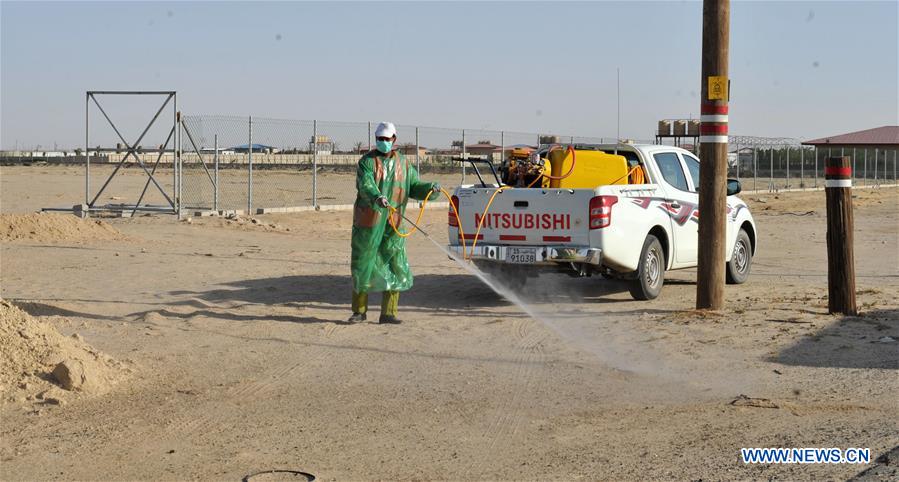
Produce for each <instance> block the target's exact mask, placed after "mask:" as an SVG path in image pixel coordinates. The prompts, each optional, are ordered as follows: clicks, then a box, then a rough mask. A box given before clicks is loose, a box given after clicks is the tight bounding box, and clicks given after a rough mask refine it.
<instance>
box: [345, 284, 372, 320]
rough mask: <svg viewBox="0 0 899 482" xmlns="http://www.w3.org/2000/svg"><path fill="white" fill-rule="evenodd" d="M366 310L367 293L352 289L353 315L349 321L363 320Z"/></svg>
mask: <svg viewBox="0 0 899 482" xmlns="http://www.w3.org/2000/svg"><path fill="white" fill-rule="evenodd" d="M367 311H368V293H367V292H365V293H356V292H355V291H353V316H351V317H350V319H349V321H350V322H357V321H365V313H366V312H367Z"/></svg>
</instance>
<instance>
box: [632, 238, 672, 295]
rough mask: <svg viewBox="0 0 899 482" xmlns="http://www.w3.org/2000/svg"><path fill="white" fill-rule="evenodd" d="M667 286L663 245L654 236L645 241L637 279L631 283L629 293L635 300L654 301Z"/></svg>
mask: <svg viewBox="0 0 899 482" xmlns="http://www.w3.org/2000/svg"><path fill="white" fill-rule="evenodd" d="M663 284H665V252H664V251H663V250H662V243H660V242H659V240H658V238H656V237H655V236H653V235H652V234H650V235H648V236H646V241H643V251H641V252H640V265H639V266H638V267H637V279H635V280H633V281H631V282H630V286H629V291H630V292H631V296H633V297H634V299H635V300H652V299H655V298H656V297H658V296H659V293H661V292H662V285H663Z"/></svg>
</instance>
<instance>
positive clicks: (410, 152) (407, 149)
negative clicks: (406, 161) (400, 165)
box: [396, 144, 428, 156]
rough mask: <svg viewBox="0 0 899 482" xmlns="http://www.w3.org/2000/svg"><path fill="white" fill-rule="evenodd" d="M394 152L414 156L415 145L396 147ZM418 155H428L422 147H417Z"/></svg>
mask: <svg viewBox="0 0 899 482" xmlns="http://www.w3.org/2000/svg"><path fill="white" fill-rule="evenodd" d="M396 150H397V151H399V152H402V153H403V154H404V155H406V156H414V155H415V153H416V148H415V144H403V145H400V146H397V148H396ZM418 155H419V156H426V155H428V150H427V149H426V148H424V147H422V146H418Z"/></svg>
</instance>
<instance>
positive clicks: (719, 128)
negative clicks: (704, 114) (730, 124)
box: [699, 124, 727, 134]
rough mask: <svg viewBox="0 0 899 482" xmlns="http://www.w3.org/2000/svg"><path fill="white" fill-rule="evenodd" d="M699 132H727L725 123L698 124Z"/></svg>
mask: <svg viewBox="0 0 899 482" xmlns="http://www.w3.org/2000/svg"><path fill="white" fill-rule="evenodd" d="M699 133H700V134H727V124H700V125H699Z"/></svg>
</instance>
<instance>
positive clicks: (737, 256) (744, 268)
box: [726, 229, 752, 285]
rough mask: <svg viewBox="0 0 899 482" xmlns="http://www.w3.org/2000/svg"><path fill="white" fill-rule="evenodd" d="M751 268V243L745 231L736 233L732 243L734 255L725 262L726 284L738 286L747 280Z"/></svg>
mask: <svg viewBox="0 0 899 482" xmlns="http://www.w3.org/2000/svg"><path fill="white" fill-rule="evenodd" d="M751 268H752V242H751V241H750V240H749V235H748V234H746V231H744V230H742V229H741V230H740V232H739V233H737V241H736V243H734V253H733V254H732V255H731V257H730V261H728V262H727V271H726V273H727V276H726V278H727V284H729V285H739V284H743V283H745V282H746V280H747V279H749V270H750V269H751Z"/></svg>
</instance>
